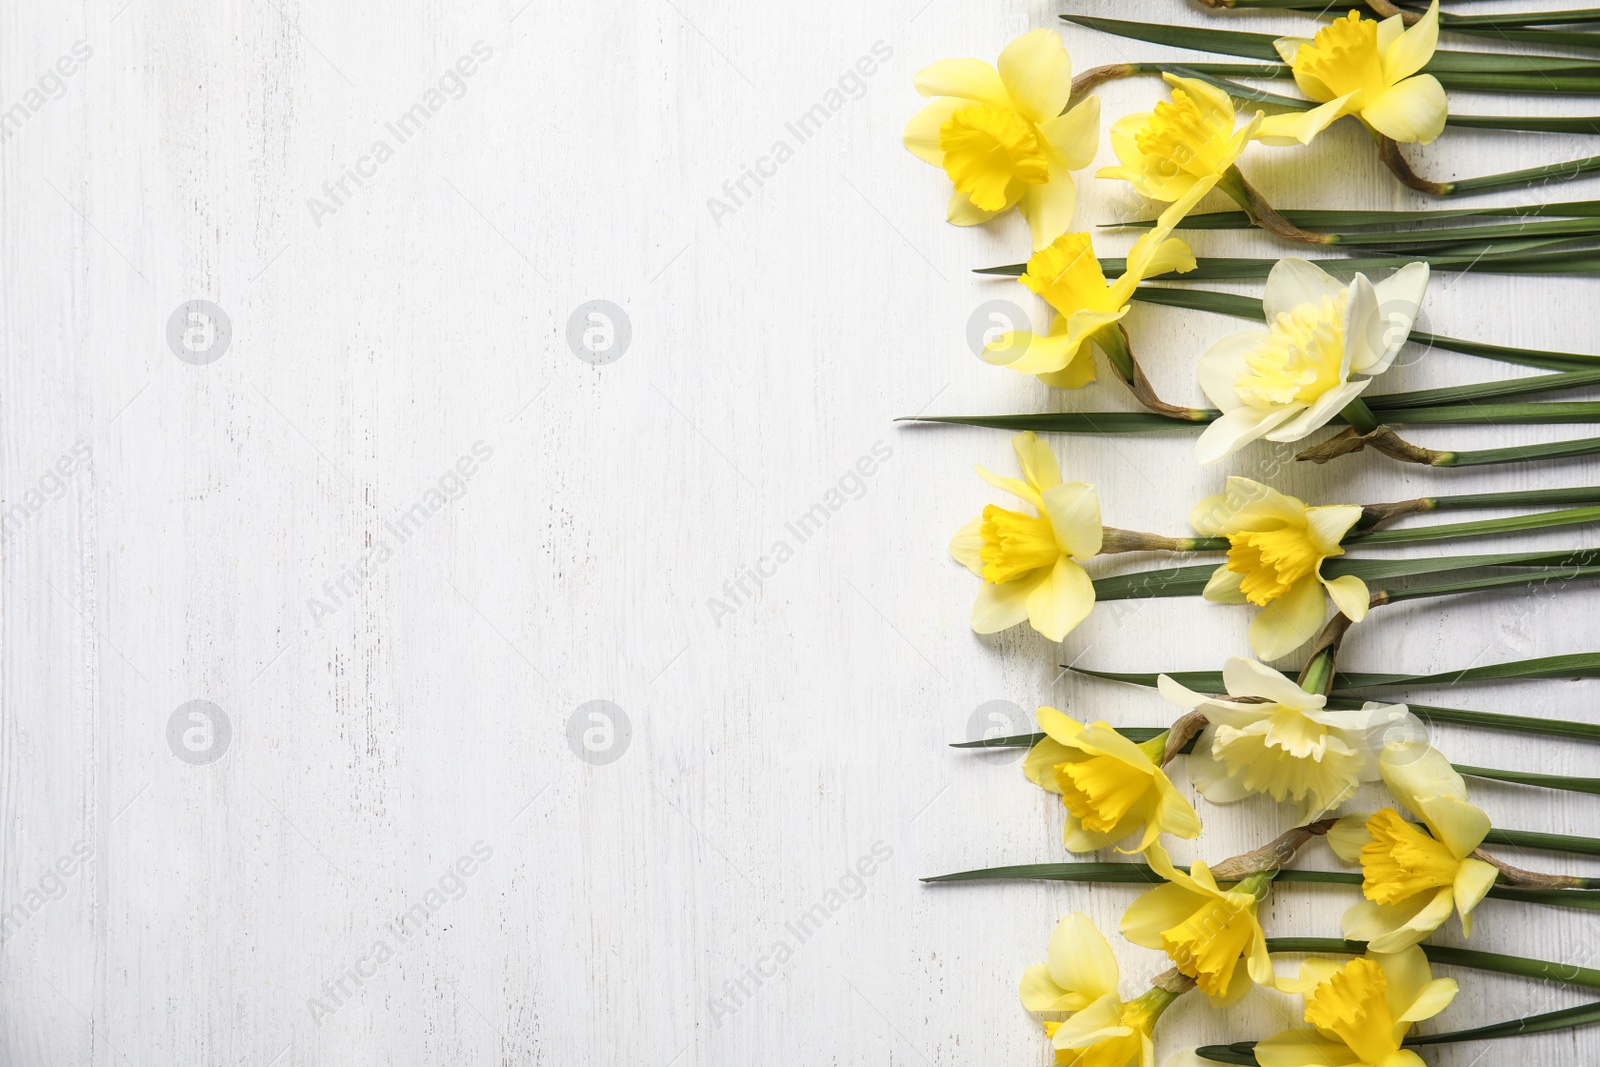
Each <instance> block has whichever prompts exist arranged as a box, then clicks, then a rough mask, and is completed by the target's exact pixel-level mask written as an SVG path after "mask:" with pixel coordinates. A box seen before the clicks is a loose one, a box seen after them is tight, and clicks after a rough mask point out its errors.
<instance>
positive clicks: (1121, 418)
mask: <svg viewBox="0 0 1600 1067" xmlns="http://www.w3.org/2000/svg"><path fill="white" fill-rule="evenodd" d="M1206 414H1207V415H1208V416H1209V417H1208V418H1207V419H1206V421H1207V422H1210V421H1212V420H1213V419H1215V418H1216V417H1217V416H1218V415H1219V414H1221V413H1220V412H1217V411H1208V412H1206ZM895 421H897V422H922V423H938V424H941V425H948V426H983V427H987V428H988V429H991V430H1013V431H1019V432H1020V431H1022V430H1032V431H1034V432H1035V433H1139V432H1142V431H1146V430H1183V429H1192V428H1194V427H1196V426H1199V425H1202V424H1200V423H1193V422H1187V421H1185V420H1183V419H1173V418H1168V417H1167V416H1165V415H1157V414H1156V413H1154V412H1151V411H1069V412H1041V413H1039V414H1025V415H914V416H907V417H904V418H900V419H897V420H895Z"/></svg>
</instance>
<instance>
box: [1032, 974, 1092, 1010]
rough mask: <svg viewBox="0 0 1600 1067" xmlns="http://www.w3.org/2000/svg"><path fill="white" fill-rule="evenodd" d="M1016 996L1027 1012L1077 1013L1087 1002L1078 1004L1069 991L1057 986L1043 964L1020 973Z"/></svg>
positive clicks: (1077, 1000) (1076, 998)
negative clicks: (1020, 999) (1020, 977)
mask: <svg viewBox="0 0 1600 1067" xmlns="http://www.w3.org/2000/svg"><path fill="white" fill-rule="evenodd" d="M1017 995H1018V996H1020V997H1021V998H1022V1006H1023V1007H1024V1008H1027V1009H1028V1010H1029V1011H1078V1010H1080V1009H1082V1008H1084V1007H1086V1006H1087V1005H1088V1002H1087V1001H1084V1002H1082V1003H1080V1002H1079V998H1078V997H1076V996H1074V995H1073V993H1072V992H1071V991H1070V990H1066V989H1063V988H1061V986H1059V985H1057V984H1056V983H1055V981H1054V979H1052V978H1051V977H1050V967H1049V965H1048V964H1044V963H1035V964H1034V965H1032V966H1031V967H1029V968H1028V969H1027V970H1025V971H1023V972H1022V981H1020V982H1019V983H1017Z"/></svg>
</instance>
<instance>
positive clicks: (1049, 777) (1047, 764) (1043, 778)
mask: <svg viewBox="0 0 1600 1067" xmlns="http://www.w3.org/2000/svg"><path fill="white" fill-rule="evenodd" d="M1039 710H1040V711H1041V712H1043V711H1045V710H1047V709H1044V708H1041V709H1039ZM1049 710H1054V709H1049ZM1056 714H1057V715H1061V713H1060V712H1056ZM1061 717H1062V718H1064V719H1065V718H1066V716H1065V715H1062V716H1061ZM1067 721H1068V722H1072V720H1071V719H1067ZM1040 725H1041V726H1042V725H1043V723H1042V722H1041V724H1040ZM1073 725H1074V726H1076V725H1077V723H1073ZM1072 755H1073V751H1072V749H1069V748H1068V747H1067V746H1066V745H1063V744H1062V743H1061V742H1060V741H1058V740H1056V739H1055V738H1054V737H1041V738H1040V739H1039V740H1038V741H1036V742H1034V745H1033V747H1032V748H1030V749H1028V754H1027V755H1026V756H1024V757H1023V759H1022V773H1023V774H1025V775H1027V776H1028V780H1029V781H1031V782H1032V783H1033V784H1034V785H1036V786H1038V787H1039V788H1040V789H1043V790H1046V791H1047V792H1051V793H1060V792H1061V786H1060V785H1059V784H1058V783H1057V781H1056V767H1057V766H1058V765H1060V764H1062V763H1065V762H1067V760H1068V759H1070V758H1071V757H1072Z"/></svg>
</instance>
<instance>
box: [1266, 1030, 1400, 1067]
mask: <svg viewBox="0 0 1600 1067" xmlns="http://www.w3.org/2000/svg"><path fill="white" fill-rule="evenodd" d="M1255 1057H1256V1062H1257V1063H1258V1064H1260V1065H1261V1067H1351V1065H1353V1064H1359V1063H1360V1062H1361V1057H1360V1056H1357V1055H1356V1054H1355V1053H1354V1052H1353V1051H1351V1049H1350V1046H1349V1045H1346V1044H1345V1043H1344V1042H1343V1041H1339V1040H1336V1039H1334V1038H1329V1037H1323V1036H1322V1035H1321V1034H1319V1033H1317V1032H1316V1031H1315V1030H1284V1031H1283V1032H1281V1033H1277V1034H1273V1035H1272V1036H1271V1037H1269V1038H1267V1039H1266V1040H1265V1041H1258V1042H1256V1047H1255ZM1384 1067H1388V1065H1387V1064H1385V1065H1384Z"/></svg>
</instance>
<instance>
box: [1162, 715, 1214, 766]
mask: <svg viewBox="0 0 1600 1067" xmlns="http://www.w3.org/2000/svg"><path fill="white" fill-rule="evenodd" d="M1210 725H1211V720H1210V719H1207V718H1206V716H1205V712H1203V711H1191V712H1189V713H1188V714H1187V715H1185V716H1184V717H1183V718H1181V719H1179V720H1178V721H1177V722H1175V723H1173V724H1172V729H1170V730H1168V731H1167V748H1166V751H1165V752H1163V753H1161V766H1163V767H1165V766H1166V765H1167V764H1169V763H1171V762H1172V761H1173V760H1174V759H1176V758H1177V756H1178V753H1180V752H1182V751H1183V746H1185V745H1187V744H1188V743H1189V742H1190V741H1193V740H1194V739H1195V736H1196V735H1197V734H1199V733H1200V731H1201V730H1204V729H1205V728H1206V727H1207V726H1210Z"/></svg>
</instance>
